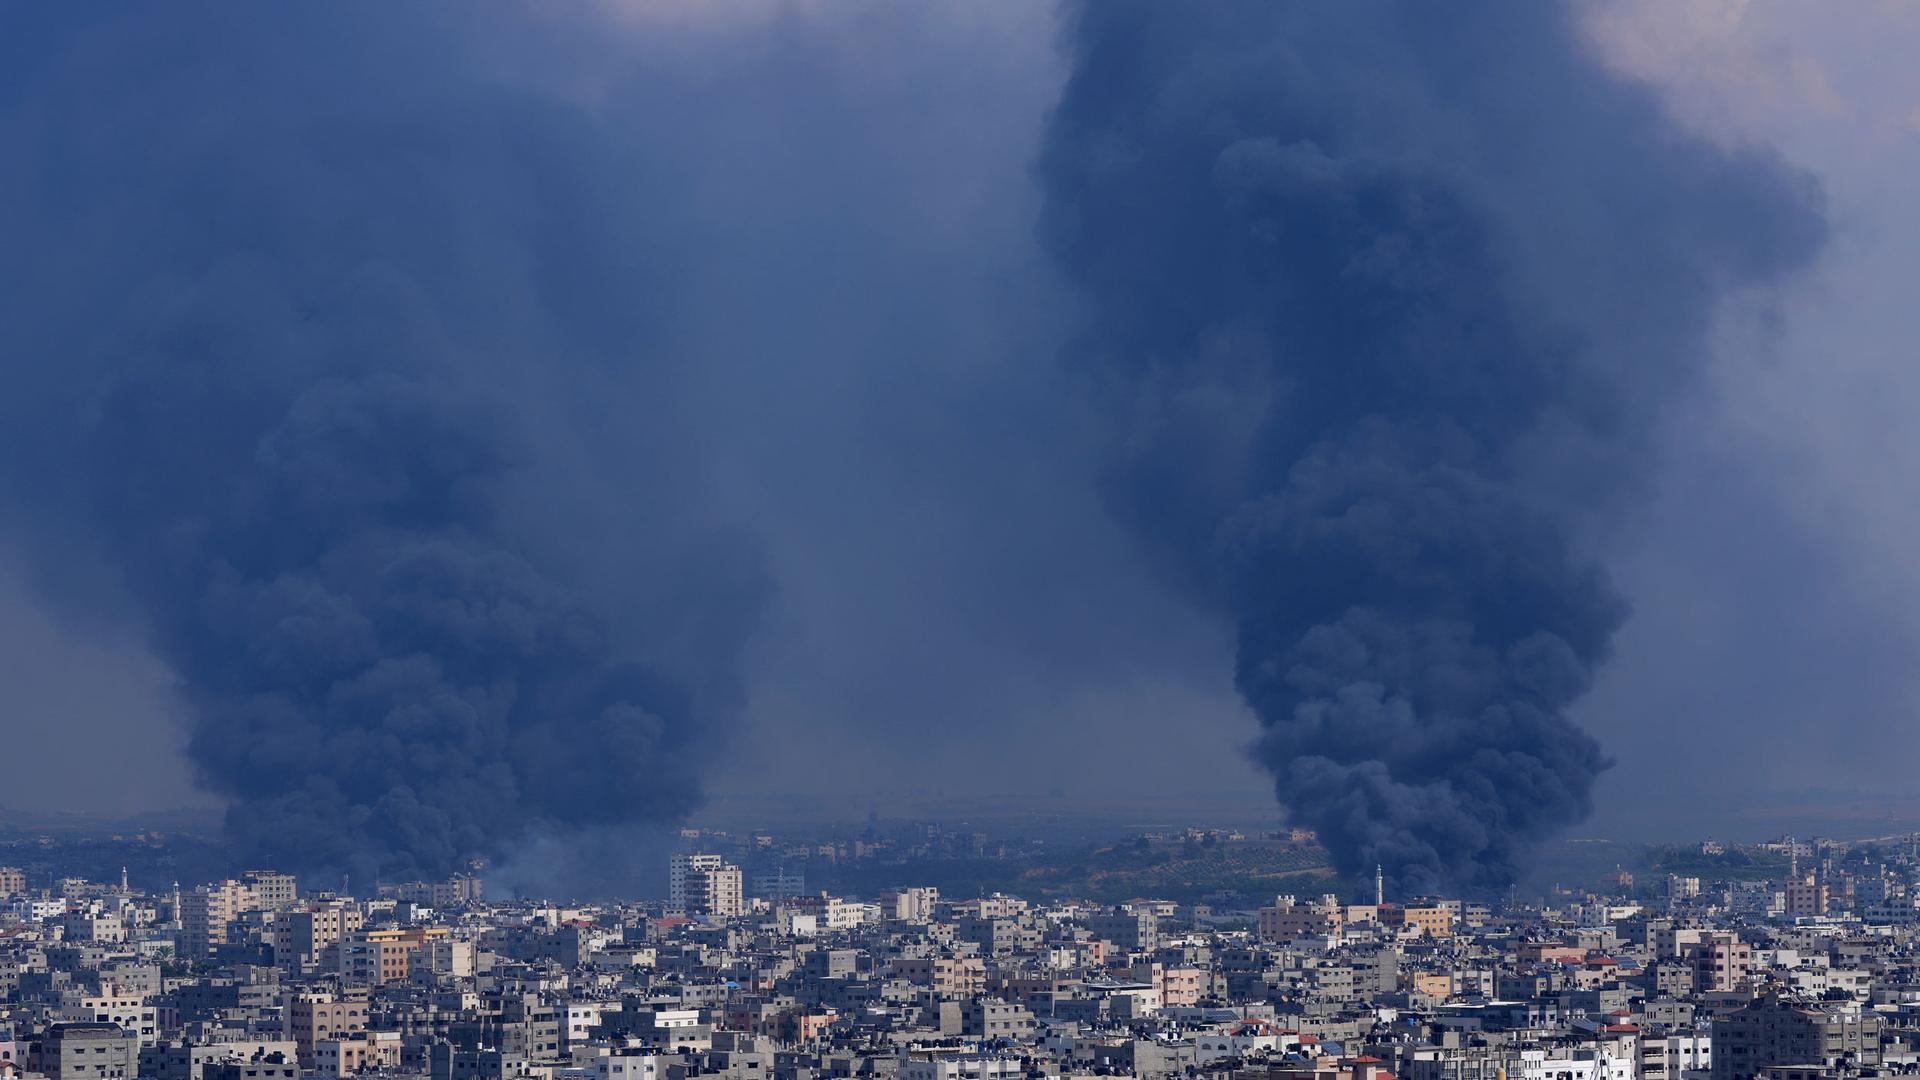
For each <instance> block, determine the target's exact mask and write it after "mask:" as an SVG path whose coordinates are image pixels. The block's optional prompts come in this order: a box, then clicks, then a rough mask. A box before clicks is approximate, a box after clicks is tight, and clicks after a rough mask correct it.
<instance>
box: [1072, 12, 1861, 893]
mask: <svg viewBox="0 0 1920 1080" xmlns="http://www.w3.org/2000/svg"><path fill="white" fill-rule="evenodd" d="M1065 42H1066V49H1067V51H1068V54H1069V59H1070V61H1071V63H1072V74H1071V76H1070V79H1069V83H1068V85H1067V88H1066V90H1065V93H1064V96H1063V99H1062V102H1061V104H1060V106H1059V108H1058V110H1057V111H1056V113H1055V115H1054V116H1053V118H1052V120H1051V123H1050V128H1049V132H1048V135H1047V141H1046V145H1045V149H1044V152H1043V156H1042V161H1041V175H1042V178H1043V183H1044V185H1045V188H1046V192H1047V197H1048V204H1047V209H1046V213H1045V219H1044V235H1045V237H1046V240H1047V242H1048V244H1049V245H1050V247H1051V249H1052V251H1053V252H1054V253H1055V255H1056V256H1057V258H1058V259H1059V260H1060V262H1061V264H1062V265H1063V266H1064V267H1065V268H1066V269H1067V271H1068V272H1069V273H1070V274H1071V275H1072V276H1073V277H1074V278H1075V279H1076V280H1077V281H1078V282H1079V283H1080V284H1081V285H1082V286H1083V287H1084V289H1085V290H1086V292H1087V293H1088V294H1089V295H1090V298H1091V300H1092V302H1093V303H1094V305H1095V311H1094V316H1093V319H1092V323H1091V327H1090V329H1089V330H1088V331H1087V333H1086V334H1085V335H1084V337H1083V338H1082V340H1081V341H1080V342H1079V344H1078V345H1077V346H1076V347H1075V349H1074V350H1073V358H1074V363H1075V364H1076V365H1078V366H1080V367H1081V368H1083V369H1084V371H1085V374H1086V377H1087V378H1088V379H1089V380H1090V381H1091V384H1092V385H1093V386H1095V387H1096V388H1097V392H1098V394H1099V395H1100V397H1101V399H1102V401H1103V402H1104V404H1105V405H1106V407H1107V411H1108V413H1109V414H1110V415H1111V416H1112V417H1113V419H1114V426H1115V433H1114V435H1113V440H1112V446H1113V453H1112V457H1111V465H1110V468H1109V470H1108V478H1109V479H1108V483H1109V488H1110V496H1111V501H1112V502H1113V504H1114V506H1115V507H1116V509H1117V512H1118V513H1119V514H1120V516H1121V517H1122V518H1123V519H1124V520H1126V521H1127V522H1128V523H1129V524H1130V525H1132V526H1133V527H1134V528H1135V530H1136V531H1137V532H1138V533H1139V534H1140V535H1141V536H1142V537H1143V538H1144V540H1145V542H1146V544H1147V545H1148V547H1149V549H1150V550H1151V551H1152V552H1153V553H1154V555H1155V557H1156V558H1157V559H1158V560H1159V561H1160V562H1161V563H1162V564H1163V565H1164V566H1165V568H1166V569H1167V570H1168V572H1169V573H1170V574H1172V575H1173V576H1174V577H1176V578H1178V579H1179V580H1181V581H1183V582H1185V583H1186V584H1187V585H1188V586H1189V587H1190V588H1192V589H1193V590H1195V591H1196V592H1198V593H1200V594H1201V595H1203V596H1205V597H1207V598H1208V599H1209V600H1210V601H1211V602H1213V603H1216V604H1218V605H1220V606H1221V607H1223V608H1224V609H1225V610H1227V611H1228V612H1229V613H1230V614H1231V617H1232V620H1233V622H1234V625H1235V627H1236V630H1237V635H1238V661H1237V682H1238V685H1239V687H1240V690H1241V692H1242V694H1243V695H1244V696H1245V698H1246V699H1247V701H1248V702H1249V704H1251V705H1252V706H1253V708H1254V710H1255V711H1256V713H1257V714H1258V716H1259V719H1260V722H1261V724H1262V727H1263V734H1262V735H1261V737H1260V739H1259V741H1258V743H1257V744H1256V750H1255V752H1256V755H1257V757H1258V758H1259V760H1261V761H1262V762H1263V763H1264V764H1265V765H1266V766H1267V767H1268V768H1269V769H1270V770H1271V771H1272V772H1273V774H1274V777H1275V785H1276V789H1277V792H1278V795H1279V798H1280V800H1281V802H1282V803H1283V804H1285V806H1286V807H1287V808H1288V810H1289V811H1290V813H1291V814H1292V816H1293V818H1294V819H1295V820H1296V821H1298V822H1300V823H1303V824H1306V825H1309V826H1312V827H1313V828H1315V829H1317V830H1318V831H1319V832H1320V834H1321V837H1322V839H1323V840H1324V841H1325V842H1326V843H1327V845H1328V846H1329V848H1330V849H1331V850H1332V851H1333V852H1334V854H1335V857H1336V859H1337V861H1338V863H1339V865H1340V867H1341V869H1342V870H1344V871H1345V872H1347V873H1349V874H1352V875H1356V876H1357V875H1359V874H1361V873H1363V872H1366V871H1370V870H1371V869H1372V866H1373V864H1374V863H1376V862H1379V863H1384V864H1385V865H1386V868H1387V871H1388V873H1389V874H1390V875H1392V876H1393V877H1394V878H1395V880H1396V881H1397V882H1399V883H1400V884H1401V885H1402V886H1403V887H1407V888H1414V889H1428V888H1435V887H1439V886H1442V885H1454V886H1465V887H1497V886H1499V885H1501V884H1504V883H1505V882H1507V881H1509V880H1511V878H1512V876H1513V874H1514V871H1515V860H1516V859H1517V858H1518V857H1519V856H1520V855H1521V854H1522V853H1523V852H1524V850H1525V848H1526V846H1527V845H1528V843H1529V842H1531V841H1534V840H1537V839H1539V838H1540V837H1542V836H1545V835H1548V834H1550V833H1551V832H1552V831H1554V830H1556V829H1558V828H1561V827H1564V826H1566V825H1568V824H1570V823H1572V822H1575V821H1578V820H1580V819H1581V818H1583V817H1584V816H1585V815H1586V814H1587V813H1588V811H1589V809H1590V793H1591V789H1592V786H1593V783H1594V781H1595V779H1596V777H1597V776H1598V775H1599V773H1600V772H1601V771H1602V770H1604V769H1605V768H1606V767H1607V765H1608V759H1607V757H1606V755H1605V753H1604V752H1603V751H1602V749H1601V748H1600V746H1599V745H1598V744H1597V743H1596V742H1595V740H1594V739H1593V738H1592V737H1590V736H1589V735H1588V734H1586V733H1585V732H1583V731H1582V730H1580V729H1579V728H1578V727H1577V726H1575V725H1574V724H1573V723H1571V722H1570V721H1569V720H1568V719H1567V716H1566V710H1567V708H1568V706H1569V705H1570V704H1571V703H1572V702H1573V701H1575V700H1576V699H1577V698H1579V697H1580V696H1581V695H1582V694H1583V693H1584V692H1585V691H1586V690H1587V688H1588V687H1589V685H1590V683H1591V681H1592V678H1593V675H1594V672H1595V669H1596V666H1597V665H1599V664H1600V663H1601V662H1602V661H1604V660H1605V658H1606V656H1607V652H1608V647H1609V642H1610V639H1611V638H1612V636H1613V634H1614V632H1615V630H1616V629H1617V628H1618V627H1619V626H1620V624H1621V622H1622V620H1623V619H1624V617H1625V615H1626V605H1625V604H1624V602H1623V601H1622V599H1621V597H1620V596H1619V595H1618V593H1617V592H1616V590H1615V589H1614V588H1613V587H1612V586H1611V584H1610V583H1609V581H1608V578H1607V575H1606V573H1605V570H1604V568H1603V567H1602V566H1600V565H1599V564H1598V563H1597V561H1596V560H1595V558H1594V556H1593V553H1592V547H1593V545H1592V543H1591V538H1592V537H1593V536H1594V535H1595V534H1596V532H1597V531H1598V530H1601V529H1602V528H1603V527H1604V526H1605V524H1606V523H1607V521H1608V520H1609V519H1610V518H1612V517H1613V516H1615V515H1617V514H1618V513H1620V512H1621V511H1622V510H1623V509H1625V508H1629V507H1631V506H1632V505H1633V504H1634V501H1635V500H1636V498H1637V497H1638V496H1639V495H1640V494H1641V492H1642V491H1643V489H1644V488H1645V486H1646V481H1647V472H1648V465H1649V462H1648V461H1647V457H1648V450H1647V448H1648V446H1649V444H1650V442H1651V438H1650V435H1649V429H1650V426H1651V424H1652V423H1653V421H1654V420H1655V419H1656V414H1657V412H1658V406H1659V404H1660V401H1661V399H1662V398H1663V397H1666V396H1668V395H1671V394H1674V393H1678V392H1684V391H1685V390H1686V389H1688V387H1689V385H1690V383H1691V381H1692V380H1693V378H1694V377H1695V374H1696V372H1697V371H1698V370H1699V369H1700V367H1701V364H1700V359H1701V355H1702V354H1703V353H1704V352H1705V350H1706V336H1707V332H1708V330H1709V328H1710V324H1711V320H1712V318H1713V315H1714V310H1715V306H1716V303H1717V302H1718V301H1719V300H1720V299H1721V298H1722V297H1724V296H1726V295H1727V294H1729V293H1730V292H1732V291H1735V290H1740V289H1744V288H1751V287H1755V286H1765V285H1768V284H1770V283H1772V282H1775V281H1777V280H1779V279H1780V278H1781V277H1782V276H1783V275H1784V274H1786V273H1788V272H1790V271H1792V270H1794V269H1796V268H1798V267H1799V266H1801V265H1803V264H1804V263H1805V262H1806V261H1807V260H1808V259H1809V258H1810V257H1811V255H1812V253H1813V252H1814V251H1815V250H1816V249H1817V248H1818V246H1819V244H1820V242H1821V239H1822V236H1823V233H1824V225H1823V223H1822V219H1821V216H1820V213H1819V210H1818V207H1817V201H1818V200H1817V196H1816V193H1815V192H1814V191H1813V190H1812V185H1811V184H1810V182H1809V181H1808V180H1807V179H1806V178H1804V177H1802V176H1800V175H1798V174H1796V173H1794V172H1792V171H1790V170H1787V169H1785V168H1783V167H1782V166H1780V165H1779V164H1778V163H1776V162H1774V161H1772V160H1770V159H1768V158H1767V157H1765V156H1764V155H1760V154H1757V153H1747V152H1730V151H1727V150H1725V149H1722V148H1717V147H1714V146H1710V145H1707V144H1705V143H1703V142H1701V141H1699V140H1696V139H1693V138H1690V137H1688V136H1686V135H1684V134H1682V133H1681V132H1680V131H1679V130H1677V129H1676V128H1675V127H1674V126H1672V125H1671V124H1670V123H1669V122H1668V121H1667V120H1666V119H1665V118H1663V116H1662V115H1661V114H1660V113H1659V112H1658V111H1657V110H1656V109H1655V108H1654V106H1653V105H1652V103H1651V101H1650V99H1649V98H1648V97H1647V96H1646V95H1645V94H1644V93H1643V91H1641V90H1640V89H1638V88H1636V87H1634V86H1631V85H1627V84H1623V83H1621V82H1620V81H1618V80H1616V79H1614V78H1612V77H1610V76H1609V75H1607V74H1606V73H1605V72H1603V71H1602V70H1601V69H1600V68H1599V67H1598V66H1597V65H1596V63H1595V62H1594V61H1593V59H1592V58H1591V57H1590V56H1589V55H1588V53H1587V50H1586V47H1585V45H1584V43H1583V41H1582V39H1581V37H1580V35H1579V33H1578V29H1577V27H1576V26H1575V25H1574V24H1573V22H1572V20H1571V19H1570V13H1569V11H1568V10H1567V9H1566V8H1564V7H1560V6H1557V5H1546V4H1535V3H1512V4H1483V5H1477V6H1474V7H1471V8H1467V9H1461V8H1440V7H1434V6H1431V5H1420V4H1390V3H1363V4H1342V5H1281V4H1265V3H1240V4H1225V5H1203V6H1199V7H1194V6H1173V5H1159V4H1152V3H1126V2H1112V3H1106V2H1102V3H1091V4H1085V5H1082V6H1080V7H1077V8H1075V9H1074V10H1073V12H1072V14H1071V16H1070V21H1069V24H1068V26H1067V29H1066V33H1065Z"/></svg>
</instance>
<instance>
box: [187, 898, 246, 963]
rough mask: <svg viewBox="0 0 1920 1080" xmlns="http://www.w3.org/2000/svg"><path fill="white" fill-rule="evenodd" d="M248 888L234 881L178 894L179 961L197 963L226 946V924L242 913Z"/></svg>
mask: <svg viewBox="0 0 1920 1080" xmlns="http://www.w3.org/2000/svg"><path fill="white" fill-rule="evenodd" d="M246 900H247V888H246V886H244V885H242V884H240V883H239V882H237V881H222V882H218V883H216V884H212V885H202V886H200V887H199V888H197V889H195V890H193V891H192V892H188V893H182V894H180V941H179V952H180V956H181V958H182V959H186V960H199V959H203V958H205V957H206V955H207V954H208V953H209V952H212V951H213V949H214V947H215V946H218V945H225V944H226V943H227V924H228V923H231V922H232V921H233V920H234V919H236V918H238V917H239V916H240V912H241V911H243V910H245V906H246Z"/></svg>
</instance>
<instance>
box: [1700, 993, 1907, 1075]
mask: <svg viewBox="0 0 1920 1080" xmlns="http://www.w3.org/2000/svg"><path fill="white" fill-rule="evenodd" d="M1885 1026H1886V1021H1884V1020H1882V1019H1881V1018H1880V1017H1878V1016H1876V1015H1874V1014H1872V1013H1862V1012H1861V1011H1860V1010H1859V1009H1858V1008H1857V1007H1852V1006H1835V1005H1826V1004H1818V1005H1816V1004H1813V1003H1807V1002H1799V1001H1794V1000H1792V999H1789V998H1783V997H1781V996H1780V995H1778V994H1768V995H1766V996H1764V997H1761V998H1759V999H1758V1000H1756V1001H1754V1002H1753V1004H1751V1005H1748V1006H1747V1007H1746V1008H1744V1009H1739V1010H1736V1011H1734V1012H1731V1013H1728V1014H1726V1015H1725V1016H1722V1017H1720V1018H1719V1019H1717V1020H1715V1021H1714V1024H1713V1080H1754V1078H1755V1077H1758V1076H1760V1075H1761V1074H1762V1073H1763V1072H1765V1070H1767V1069H1769V1068H1771V1067H1774V1066H1780V1065H1796V1066H1813V1067H1816V1068H1821V1069H1833V1068H1837V1067H1839V1066H1841V1065H1842V1064H1846V1065H1849V1066H1851V1067H1853V1068H1859V1067H1862V1066H1872V1065H1879V1064H1880V1063H1881V1058H1880V1035H1881V1031H1882V1029H1883V1028H1884V1027H1885Z"/></svg>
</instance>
